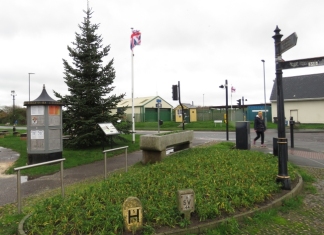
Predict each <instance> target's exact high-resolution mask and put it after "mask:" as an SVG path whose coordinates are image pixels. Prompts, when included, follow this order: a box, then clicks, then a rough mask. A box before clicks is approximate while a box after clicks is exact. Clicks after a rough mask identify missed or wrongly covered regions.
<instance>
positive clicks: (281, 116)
mask: <svg viewBox="0 0 324 235" xmlns="http://www.w3.org/2000/svg"><path fill="white" fill-rule="evenodd" d="M280 31H281V30H280V29H279V28H278V26H277V27H276V29H275V30H274V32H275V35H274V36H273V37H272V38H273V39H274V41H275V42H274V44H275V58H276V61H275V62H276V81H277V115H278V140H277V143H278V175H277V179H276V181H277V182H278V183H282V188H283V189H288V190H290V189H291V182H290V177H289V175H288V167H287V162H288V145H287V138H286V131H285V109H284V97H283V86H282V68H281V64H280V61H281V60H282V59H281V48H280V47H281V46H280V45H281V37H282V35H281V34H280Z"/></svg>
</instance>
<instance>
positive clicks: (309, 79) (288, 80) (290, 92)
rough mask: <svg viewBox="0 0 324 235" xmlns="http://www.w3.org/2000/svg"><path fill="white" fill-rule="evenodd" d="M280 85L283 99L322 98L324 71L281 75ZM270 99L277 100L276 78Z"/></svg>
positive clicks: (323, 93)
mask: <svg viewBox="0 0 324 235" xmlns="http://www.w3.org/2000/svg"><path fill="white" fill-rule="evenodd" d="M282 87H283V88H282V89H283V96H284V100H305V99H324V73H319V74H309V75H300V76H293V77H283V78H282ZM270 100H271V101H276V100H277V80H275V82H274V83H273V87H272V92H271V96H270Z"/></svg>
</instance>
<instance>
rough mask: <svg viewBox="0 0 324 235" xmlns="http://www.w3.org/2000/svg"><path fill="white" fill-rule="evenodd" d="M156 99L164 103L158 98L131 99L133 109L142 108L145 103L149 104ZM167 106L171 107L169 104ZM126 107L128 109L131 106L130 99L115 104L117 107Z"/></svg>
mask: <svg viewBox="0 0 324 235" xmlns="http://www.w3.org/2000/svg"><path fill="white" fill-rule="evenodd" d="M156 99H161V100H163V101H164V102H166V101H165V100H164V99H162V98H161V97H160V96H148V97H137V98H134V99H133V100H134V107H138V106H144V105H146V104H147V103H149V102H151V101H152V100H156ZM166 103H167V104H169V103H168V102H166ZM169 105H170V106H171V107H172V105H171V104H169ZM126 106H129V107H131V106H132V98H130V99H123V100H122V101H120V102H119V103H118V104H117V107H126Z"/></svg>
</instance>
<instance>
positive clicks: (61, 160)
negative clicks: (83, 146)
mask: <svg viewBox="0 0 324 235" xmlns="http://www.w3.org/2000/svg"><path fill="white" fill-rule="evenodd" d="M63 161H65V158H62V159H58V160H53V161H48V162H42V163H37V164H33V165H29V166H22V167H16V168H14V170H15V171H17V202H18V203H17V204H18V213H19V214H20V213H21V175H20V171H21V170H24V169H28V168H33V167H37V166H43V165H49V164H53V163H58V162H60V163H61V174H60V176H61V191H62V197H64V187H63Z"/></svg>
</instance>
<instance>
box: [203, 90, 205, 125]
mask: <svg viewBox="0 0 324 235" xmlns="http://www.w3.org/2000/svg"><path fill="white" fill-rule="evenodd" d="M204 106H205V94H203V121H205V117H204V116H205V109H204Z"/></svg>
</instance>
